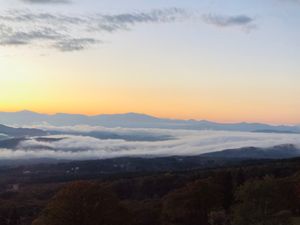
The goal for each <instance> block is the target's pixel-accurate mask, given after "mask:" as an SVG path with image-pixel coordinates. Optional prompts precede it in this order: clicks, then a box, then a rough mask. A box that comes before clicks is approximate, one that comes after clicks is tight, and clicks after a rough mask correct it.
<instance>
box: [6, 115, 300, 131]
mask: <svg viewBox="0 0 300 225" xmlns="http://www.w3.org/2000/svg"><path fill="white" fill-rule="evenodd" d="M45 123H46V124H49V125H54V126H73V125H91V126H104V127H125V128H165V129H188V130H227V131H251V132H274V133H275V132H276V133H285V132H286V133H300V127H299V126H272V125H268V124H262V123H245V122H243V123H226V124H225V123H215V122H211V121H206V120H176V119H162V118H157V117H153V116H149V115H145V114H138V113H126V114H111V115H108V114H103V115H96V116H86V115H80V114H64V113H58V114H54V115H48V114H40V113H35V112H31V111H20V112H0V124H6V125H18V126H25V125H35V124H45Z"/></svg>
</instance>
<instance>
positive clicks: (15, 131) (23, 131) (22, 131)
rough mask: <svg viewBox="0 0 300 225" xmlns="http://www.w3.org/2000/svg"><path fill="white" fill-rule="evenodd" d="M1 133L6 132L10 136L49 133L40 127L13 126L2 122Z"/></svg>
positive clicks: (30, 135)
mask: <svg viewBox="0 0 300 225" xmlns="http://www.w3.org/2000/svg"><path fill="white" fill-rule="evenodd" d="M0 134H5V135H7V136H9V137H32V136H43V135H47V132H45V131H43V130H39V129H30V128H13V127H8V126H4V125H1V124H0Z"/></svg>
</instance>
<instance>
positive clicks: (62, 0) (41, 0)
mask: <svg viewBox="0 0 300 225" xmlns="http://www.w3.org/2000/svg"><path fill="white" fill-rule="evenodd" d="M21 1H22V2H25V3H30V4H66V3H71V1H69V0H21Z"/></svg>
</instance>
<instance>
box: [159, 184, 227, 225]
mask: <svg viewBox="0 0 300 225" xmlns="http://www.w3.org/2000/svg"><path fill="white" fill-rule="evenodd" d="M221 204H222V196H221V193H220V191H219V188H218V186H217V185H215V184H214V183H212V182H211V181H197V182H195V183H192V184H190V185H188V186H187V187H185V188H181V189H178V190H176V191H174V192H172V193H170V194H169V195H167V196H166V198H165V200H164V203H163V210H162V219H163V224H165V225H183V224H188V225H199V224H201V225H208V224H209V214H210V212H211V211H213V210H215V209H219V208H220V206H221Z"/></svg>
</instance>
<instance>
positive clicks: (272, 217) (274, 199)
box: [232, 177, 289, 225]
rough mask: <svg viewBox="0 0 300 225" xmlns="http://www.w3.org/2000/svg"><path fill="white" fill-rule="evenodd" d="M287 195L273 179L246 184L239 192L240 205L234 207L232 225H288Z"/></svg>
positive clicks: (237, 198)
mask: <svg viewBox="0 0 300 225" xmlns="http://www.w3.org/2000/svg"><path fill="white" fill-rule="evenodd" d="M286 190H288V189H286ZM287 194H289V193H284V192H282V190H281V188H280V183H279V181H278V180H276V179H274V178H272V177H265V178H264V179H262V180H252V181H248V182H246V183H245V184H244V185H242V186H241V187H240V188H239V190H238V191H237V194H236V200H237V201H238V204H237V205H235V206H234V207H233V221H232V224H233V225H288V224H289V213H287V212H286V211H287V210H289V208H288V205H289V203H288V200H289V198H287Z"/></svg>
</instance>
